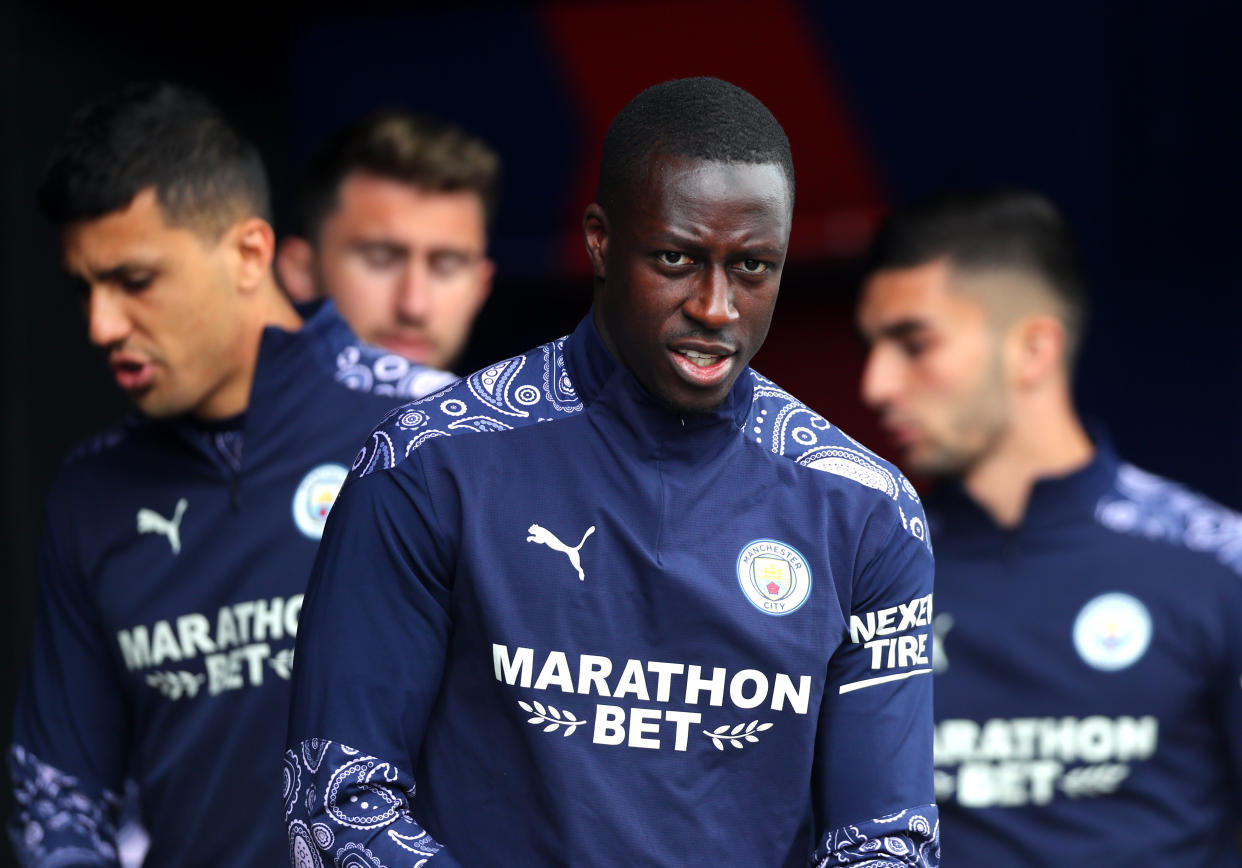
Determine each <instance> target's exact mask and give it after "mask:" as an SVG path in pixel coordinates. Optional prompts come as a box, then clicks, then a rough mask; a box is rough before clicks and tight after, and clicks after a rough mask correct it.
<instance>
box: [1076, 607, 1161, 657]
mask: <svg viewBox="0 0 1242 868" xmlns="http://www.w3.org/2000/svg"><path fill="white" fill-rule="evenodd" d="M1150 642H1151V615H1150V614H1149V613H1148V611H1147V607H1146V606H1144V605H1143V604H1142V603H1141V602H1139V601H1138V600H1137V599H1136V598H1134V597H1132V596H1130V595H1129V594H1122V593H1118V592H1113V593H1109V594H1101V595H1100V596H1098V597H1095V598H1094V599H1092V600H1090V601H1089V602H1088V603H1087V605H1085V606H1083V607H1082V611H1081V612H1079V613H1078V617H1077V618H1076V619H1075V620H1074V648H1076V649H1077V651H1078V656H1079V657H1081V658H1082V659H1083V662H1085V663H1086V664H1087V665H1088V666H1091V667H1092V668H1094V669H1099V670H1102V671H1104V672H1116V671H1117V670H1119V669H1125V668H1126V667H1127V666H1132V665H1133V664H1135V663H1137V662H1138V659H1139V658H1140V657H1142V656H1143V654H1144V653H1145V652H1146V651H1147V646H1148V644H1150Z"/></svg>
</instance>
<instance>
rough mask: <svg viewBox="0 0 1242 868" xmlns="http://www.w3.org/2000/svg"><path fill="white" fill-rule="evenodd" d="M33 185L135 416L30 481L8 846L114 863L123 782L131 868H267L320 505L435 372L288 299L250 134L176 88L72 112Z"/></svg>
mask: <svg viewBox="0 0 1242 868" xmlns="http://www.w3.org/2000/svg"><path fill="white" fill-rule="evenodd" d="M39 201H40V205H41V206H42V209H43V211H44V212H45V214H46V215H47V217H48V218H49V219H50V220H51V222H52V223H53V224H55V226H56V227H57V228H58V229H59V230H60V233H61V240H62V246H63V253H64V261H65V265H66V268H67V269H68V271H69V272H70V273H71V274H72V275H73V276H74V277H75V278H76V280H77V282H78V283H79V284H80V287H81V293H82V303H83V307H84V309H85V311H86V315H87V320H88V325H89V335H90V340H91V342H92V343H93V344H95V345H96V346H97V347H99V349H100V350H101V351H102V352H103V353H104V354H105V356H106V358H107V363H108V365H109V367H110V368H111V369H112V372H113V374H114V375H115V377H116V382H117V384H118V385H119V386H120V387H121V389H123V390H124V391H125V392H126V394H127V395H128V397H129V398H130V399H132V400H133V402H134V404H135V405H136V407H137V409H138V411H139V415H138V416H137V417H136V418H135V419H133V420H131V421H130V422H129V423H128V424H125V425H123V426H121V427H118V428H116V429H114V430H112V431H110V432H108V433H107V434H105V435H103V436H101V437H99V438H98V439H96V440H95V441H94V442H92V443H90V444H88V445H87V446H86V447H84V448H83V449H81V450H80V451H79V452H78V454H77V455H76V456H74V457H72V458H71V459H70V460H69V461H67V462H66V464H65V466H64V468H63V470H62V472H61V473H60V475H59V477H58V479H57V481H56V482H55V484H54V486H53V489H52V491H51V493H50V494H49V496H48V500H47V505H46V513H45V525H44V535H43V542H42V550H41V560H40V565H41V566H40V569H41V579H42V594H41V601H40V607H39V612H38V621H37V624H36V629H35V643H34V648H33V653H32V660H31V663H30V669H29V671H28V673H27V676H26V679H25V682H24V684H23V687H22V691H21V695H20V697H19V699H18V705H17V712H16V720H15V723H14V732H13V745H12V748H11V756H10V765H11V771H12V779H13V785H14V788H15V798H16V802H17V812H16V815H15V817H14V818H13V823H12V833H13V835H12V837H13V842H14V846H15V848H16V850H17V853H18V856H19V858H20V859H21V861H22V863H23V864H27V865H113V864H116V859H117V855H116V840H115V838H116V830H115V826H116V820H117V797H118V794H119V793H120V792H121V786H122V783H123V782H124V780H125V778H126V777H127V776H130V777H132V778H133V779H135V780H136V781H137V783H138V786H139V799H140V802H141V808H142V814H143V819H144V821H145V825H146V827H147V829H148V830H149V833H150V838H151V844H150V851H149V853H148V856H147V859H146V862H145V864H146V865H147V866H177V868H184V866H190V865H273V864H276V863H277V862H278V861H280V860H283V858H284V856H283V854H284V851H285V849H286V846H285V840H284V834H283V833H282V826H281V817H280V810H279V807H278V806H275V805H273V804H272V799H270V798H265V797H263V793H264V792H265V791H268V790H269V789H270V780H271V777H272V775H273V774H274V772H275V763H274V761H273V757H274V755H275V754H278V753H279V749H280V748H279V746H280V745H281V743H282V741H283V738H284V732H285V727H286V724H287V720H288V699H289V675H290V669H291V666H292V663H293V639H294V635H295V634H296V632H297V626H298V612H299V609H300V607H301V602H302V591H303V589H304V587H305V582H306V577H307V575H309V571H310V565H311V561H312V559H313V557H314V552H315V549H316V547H317V545H318V541H319V537H320V535H321V534H322V531H323V525H324V520H325V518H326V516H327V513H328V510H329V509H330V508H331V506H332V503H333V499H334V497H335V495H336V492H337V490H338V489H339V487H340V485H341V483H342V482H343V481H344V479H345V476H346V473H347V467H348V466H349V464H350V462H351V460H352V458H353V456H354V454H355V453H356V451H357V441H358V439H359V438H360V437H362V436H364V435H365V433H366V431H367V430H368V429H369V428H370V427H371V426H372V425H374V423H375V421H377V420H378V419H379V418H381V417H382V416H383V414H384V413H385V412H387V411H388V410H389V409H391V408H392V407H393V406H394V405H395V404H398V403H400V401H402V400H408V398H409V396H410V395H412V394H421V393H422V392H425V391H426V389H427V388H430V387H433V386H436V385H439V384H443V383H444V382H445V381H446V379H447V380H449V381H451V379H452V378H451V377H449V376H448V375H446V374H443V373H441V372H438V371H431V370H429V369H426V368H423V367H421V366H418V365H414V364H412V363H410V362H408V361H406V360H405V359H403V358H400V357H398V356H394V355H391V354H387V353H380V352H378V351H376V350H374V349H372V348H369V347H365V346H363V345H361V344H359V342H358V341H357V339H356V338H355V337H354V336H353V335H352V334H351V333H350V331H349V329H348V327H347V326H346V325H345V323H344V322H343V321H342V320H341V319H340V318H339V317H338V316H337V315H336V314H335V312H334V311H333V309H332V306H331V304H330V303H320V304H316V305H312V306H310V307H307V308H304V309H302V310H297V309H295V308H294V307H293V306H291V305H290V304H289V302H288V300H287V299H286V298H285V296H284V295H283V294H282V293H281V291H280V289H279V288H278V287H277V285H276V282H275V278H274V276H273V274H272V271H271V260H272V252H273V248H274V240H273V234H272V229H271V226H270V224H269V222H268V218H267V213H268V196H267V186H266V181H265V176H264V171H263V166H262V164H261V162H260V160H259V155H258V152H257V151H256V150H255V148H254V147H253V146H252V145H251V144H250V143H249V142H248V141H246V139H244V138H243V137H242V136H241V135H240V134H239V133H238V132H237V131H236V130H235V129H234V128H233V127H232V126H231V125H230V124H229V123H228V122H227V121H226V120H225V119H224V118H223V117H222V116H221V114H220V113H219V111H218V110H217V109H216V108H214V107H213V106H211V105H210V104H209V103H207V102H206V101H205V100H204V99H203V98H202V97H201V96H199V95H197V94H195V93H192V92H190V91H187V90H184V89H181V88H178V87H175V86H171V85H144V86H135V87H131V88H127V89H125V90H122V91H120V92H117V93H114V94H111V95H109V96H106V97H104V98H103V99H101V100H99V101H98V102H96V103H94V104H92V105H90V106H87V107H86V108H84V109H83V110H82V111H81V112H80V113H79V114H77V115H76V116H75V117H74V118H73V120H72V121H71V123H70V125H69V128H68V130H67V131H66V132H65V134H64V136H63V137H62V139H61V141H60V142H59V144H58V145H57V146H56V149H55V151H54V153H53V155H52V158H51V161H50V164H49V167H48V169H47V174H46V177H45V179H44V181H43V183H42V185H41V188H40V191H39ZM378 392H383V393H386V394H385V395H384V396H381V395H379V394H372V393H378Z"/></svg>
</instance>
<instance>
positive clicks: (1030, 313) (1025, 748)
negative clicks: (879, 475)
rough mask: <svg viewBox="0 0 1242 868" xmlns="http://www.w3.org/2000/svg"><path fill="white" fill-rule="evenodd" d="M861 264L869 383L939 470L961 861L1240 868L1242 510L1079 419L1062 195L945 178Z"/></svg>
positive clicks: (1074, 264)
mask: <svg viewBox="0 0 1242 868" xmlns="http://www.w3.org/2000/svg"><path fill="white" fill-rule="evenodd" d="M869 275H870V276H869V277H868V279H867V281H866V284H865V287H864V291H863V295H862V300H861V304H860V307H859V311H858V321H859V324H860V327H861V329H862V332H863V334H864V335H865V336H866V338H867V339H868V341H870V343H871V351H870V356H869V358H868V360H867V365H866V368H865V372H864V375H863V382H862V394H863V397H864V398H865V400H866V401H867V402H868V403H869V404H871V405H872V406H874V407H875V408H877V409H878V410H879V412H880V415H881V419H882V422H883V424H884V425H885V427H887V428H888V430H889V431H890V432H891V433H892V435H893V437H894V439H895V441H896V443H897V445H898V446H899V447H900V449H901V452H902V460H903V463H904V466H905V467H906V468H907V469H908V470H910V471H911V472H915V471H917V472H918V473H921V474H926V475H928V476H931V477H939V478H941V480H942V482H941V484H939V485H937V487H936V492H935V497H934V498H933V499H931V500H929V502H928V516H929V518H930V520H931V523H932V529H933V531H934V533H935V535H936V546H937V548H936V561H937V563H936V592H937V594H936V596H937V602H938V603H939V605H938V607H937V614H936V615H935V623H934V629H935V632H936V639H937V642H936V664H935V668H936V672H937V675H936V679H935V681H936V794H937V797H938V799H939V801H940V805H941V811H942V814H943V817H944V828H945V839H946V841H948V842H949V843H948V846H949V849H950V861H951V862H952V863H953V864H955V865H962V866H974V865H978V866H984V865H987V866H994V865H1049V866H1051V865H1056V866H1063V865H1075V866H1077V865H1090V866H1113V865H1116V866H1120V865H1178V866H1207V865H1211V866H1229V865H1238V864H1239V859H1238V850H1237V847H1236V844H1235V840H1234V832H1235V829H1236V828H1237V825H1238V820H1239V814H1238V809H1239V797H1240V796H1242V787H1240V786H1239V782H1240V781H1242V578H1240V577H1239V575H1238V573H1239V571H1242V519H1240V518H1239V517H1238V516H1237V515H1235V514H1233V513H1231V512H1229V511H1227V510H1225V509H1223V508H1221V507H1219V506H1217V505H1215V504H1213V503H1211V502H1209V501H1208V500H1206V499H1204V498H1203V497H1201V496H1199V495H1197V494H1195V493H1193V492H1191V491H1188V490H1186V489H1185V488H1183V487H1181V486H1179V485H1177V484H1175V483H1172V482H1168V481H1166V480H1163V479H1160V478H1158V477H1155V476H1152V475H1151V474H1149V473H1145V472H1144V471H1141V470H1139V469H1137V468H1135V467H1133V466H1131V465H1129V464H1126V463H1124V462H1123V461H1122V460H1121V459H1120V458H1119V457H1118V456H1117V454H1116V453H1115V452H1114V451H1113V449H1112V447H1111V446H1110V445H1109V443H1108V440H1107V439H1106V438H1105V437H1104V436H1103V434H1102V433H1099V432H1094V431H1092V432H1090V433H1088V431H1087V430H1085V429H1084V426H1083V425H1082V423H1081V422H1080V420H1079V417H1078V415H1077V413H1076V412H1075V409H1074V406H1073V403H1072V400H1071V380H1072V373H1073V367H1074V358H1075V356H1076V354H1077V352H1078V348H1079V345H1080V343H1081V341H1082V335H1083V325H1084V321H1085V319H1086V307H1087V302H1086V298H1085V289H1084V279H1083V274H1082V271H1081V269H1080V266H1079V262H1078V260H1077V257H1076V254H1075V250H1074V246H1073V244H1072V241H1071V239H1070V235H1069V232H1068V229H1067V227H1066V226H1065V224H1064V222H1063V220H1062V218H1061V216H1060V215H1059V214H1058V213H1057V211H1056V209H1055V208H1054V207H1053V206H1052V205H1051V204H1050V203H1049V202H1048V201H1047V200H1045V199H1043V198H1042V197H1040V196H1037V195H1035V194H1032V193H1026V192H1020V191H1013V192H984V193H973V194H964V195H950V196H946V197H942V198H939V199H936V200H934V201H931V202H929V203H926V204H924V205H920V206H918V207H915V208H912V209H910V210H909V211H906V212H902V213H898V214H896V215H895V216H893V217H892V218H890V220H889V221H888V223H887V225H886V227H885V228H884V229H883V230H882V231H881V233H880V236H879V237H878V239H877V241H876V244H875V250H874V252H873V260H872V264H871V267H870V269H869Z"/></svg>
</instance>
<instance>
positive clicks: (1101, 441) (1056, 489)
mask: <svg viewBox="0 0 1242 868" xmlns="http://www.w3.org/2000/svg"><path fill="white" fill-rule="evenodd" d="M1091 436H1092V440H1093V441H1094V445H1095V454H1094V455H1093V456H1092V458H1091V460H1090V461H1089V462H1087V464H1085V465H1084V466H1082V467H1080V468H1079V469H1077V470H1075V471H1072V472H1071V473H1067V474H1064V475H1062V476H1052V477H1044V478H1041V479H1038V480H1036V481H1035V484H1034V485H1033V486H1032V487H1031V494H1030V498H1029V500H1028V501H1027V506H1026V511H1025V513H1024V514H1023V516H1022V521H1021V522H1019V524H1018V525H1017V526H1016V527H1014V528H1002V527H1000V526H999V525H997V524H996V522H995V521H993V520H992V517H991V516H990V515H989V514H988V513H987V511H986V510H984V509H983V507H982V506H980V505H979V504H978V503H977V502H976V501H975V500H974V499H973V498H972V497H971V496H970V495H969V493H967V491H966V489H965V486H963V485H962V483H961V482H960V481H958V480H955V481H953V482H950V483H944V484H941V485H940V486H938V487H937V488H936V491H935V493H934V494H933V496H932V497H931V498H929V502H928V508H929V510H928V511H929V516H930V517H931V518H932V537H933V539H935V538H936V535H937V533H938V532H939V531H940V530H942V529H944V528H945V525H947V524H949V523H951V524H952V526H953V531H952V535H953V536H955V537H958V536H961V535H965V536H966V538H974V539H980V538H983V539H987V538H992V539H996V538H1004V539H1006V540H1009V541H1016V540H1021V539H1025V538H1028V537H1032V536H1038V535H1041V534H1047V533H1058V532H1061V531H1064V530H1067V529H1072V528H1074V527H1080V526H1082V525H1083V523H1084V522H1091V521H1093V520H1094V515H1095V508H1096V504H1097V503H1098V502H1099V500H1100V498H1101V497H1103V496H1104V495H1105V494H1106V493H1107V492H1108V491H1109V489H1110V488H1111V487H1112V484H1113V480H1114V479H1115V478H1116V476H1117V468H1118V466H1119V465H1120V463H1121V459H1120V458H1119V457H1118V455H1117V453H1116V451H1115V450H1114V449H1113V446H1112V443H1111V442H1110V440H1109V438H1108V436H1107V434H1106V433H1105V432H1103V431H1100V430H1094V429H1093V430H1092V431H1091Z"/></svg>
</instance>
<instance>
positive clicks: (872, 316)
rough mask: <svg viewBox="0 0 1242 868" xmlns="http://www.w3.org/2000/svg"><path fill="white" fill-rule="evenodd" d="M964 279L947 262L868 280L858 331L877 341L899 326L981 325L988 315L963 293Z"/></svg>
mask: <svg viewBox="0 0 1242 868" xmlns="http://www.w3.org/2000/svg"><path fill="white" fill-rule="evenodd" d="M961 283H962V281H961V276H960V275H959V274H957V273H956V272H955V271H954V269H953V267H952V266H951V265H950V263H949V261H948V259H937V260H934V261H932V262H928V263H925V264H923V265H916V266H911V267H909V268H885V269H881V270H879V271H876V272H875V273H873V274H872V275H871V276H870V277H868V278H867V281H866V284H865V285H864V287H863V295H862V300H861V302H860V304H859V307H858V321H859V327H860V328H861V329H862V331H863V334H864V335H865V336H867V337H868V338H871V339H875V338H876V337H879V336H880V335H882V334H883V333H884V332H886V331H890V330H892V329H894V328H896V327H898V326H901V327H905V328H909V327H911V326H937V325H940V326H948V325H961V324H966V323H980V322H982V321H984V320H985V319H986V314H987V311H986V310H985V308H984V306H983V305H982V304H981V303H980V302H979V300H978V299H977V298H975V297H974V296H973V295H971V294H968V293H965V292H962V291H961V290H962V286H961Z"/></svg>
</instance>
